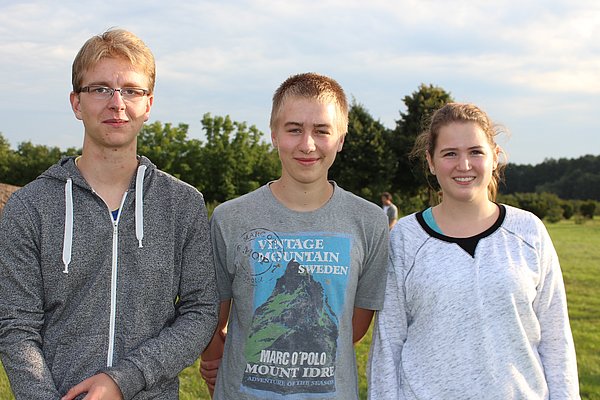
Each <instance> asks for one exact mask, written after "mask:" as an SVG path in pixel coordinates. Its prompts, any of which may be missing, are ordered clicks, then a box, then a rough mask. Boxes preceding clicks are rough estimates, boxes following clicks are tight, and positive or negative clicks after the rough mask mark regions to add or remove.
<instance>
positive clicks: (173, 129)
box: [138, 121, 204, 188]
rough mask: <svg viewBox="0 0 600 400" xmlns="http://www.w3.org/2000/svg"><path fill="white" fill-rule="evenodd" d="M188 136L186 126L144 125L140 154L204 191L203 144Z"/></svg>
mask: <svg viewBox="0 0 600 400" xmlns="http://www.w3.org/2000/svg"><path fill="white" fill-rule="evenodd" d="M187 135H188V125H186V124H179V125H177V126H173V125H172V124H170V123H166V124H164V125H163V124H162V123H161V122H159V121H156V122H154V123H152V124H148V125H145V126H144V127H143V128H142V130H141V132H140V134H139V135H138V154H141V155H144V156H146V157H148V158H149V159H150V160H151V161H152V162H153V163H154V164H156V166H157V167H158V168H159V169H161V170H163V171H165V172H168V173H169V174H171V175H173V176H176V177H177V178H179V179H181V180H183V181H185V182H187V183H189V184H190V185H192V186H195V187H197V188H201V186H202V183H203V178H204V176H203V174H202V169H201V165H200V161H201V158H202V142H201V141H200V140H197V139H188V136H187Z"/></svg>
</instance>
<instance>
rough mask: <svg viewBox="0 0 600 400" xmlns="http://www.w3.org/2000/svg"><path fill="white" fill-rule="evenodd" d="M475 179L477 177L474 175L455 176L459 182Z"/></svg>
mask: <svg viewBox="0 0 600 400" xmlns="http://www.w3.org/2000/svg"><path fill="white" fill-rule="evenodd" d="M474 179H475V177H473V176H465V177H458V178H454V180H455V181H459V182H471V181H472V180H474Z"/></svg>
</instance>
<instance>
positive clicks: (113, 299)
mask: <svg viewBox="0 0 600 400" xmlns="http://www.w3.org/2000/svg"><path fill="white" fill-rule="evenodd" d="M126 197H127V192H125V193H124V194H123V199H122V200H121V205H120V206H119V212H118V213H117V218H116V219H113V216H112V212H111V211H110V209H109V210H108V212H109V213H110V219H111V220H112V223H113V236H112V268H111V278H110V320H109V325H108V355H107V358H106V366H107V367H112V364H113V353H114V349H115V322H116V319H117V273H118V268H117V266H118V261H119V252H118V250H119V219H120V218H121V212H122V211H123V204H125V198H126Z"/></svg>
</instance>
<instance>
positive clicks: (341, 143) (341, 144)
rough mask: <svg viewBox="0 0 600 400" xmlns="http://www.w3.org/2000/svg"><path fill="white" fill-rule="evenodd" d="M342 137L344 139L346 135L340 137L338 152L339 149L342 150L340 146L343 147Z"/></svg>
mask: <svg viewBox="0 0 600 400" xmlns="http://www.w3.org/2000/svg"><path fill="white" fill-rule="evenodd" d="M344 139H346V135H345V134H344V136H342V137H341V138H340V142H339V143H338V149H337V151H338V153H339V152H340V151H342V147H344Z"/></svg>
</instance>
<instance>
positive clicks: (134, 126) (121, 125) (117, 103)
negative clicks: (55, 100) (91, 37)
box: [70, 58, 154, 152]
mask: <svg viewBox="0 0 600 400" xmlns="http://www.w3.org/2000/svg"><path fill="white" fill-rule="evenodd" d="M89 85H101V86H107V87H111V88H122V87H139V88H147V86H148V78H147V76H146V75H144V74H143V73H142V72H141V71H140V70H138V69H136V68H134V66H133V65H132V64H131V63H130V62H129V61H128V60H126V59H124V58H103V59H102V60H100V61H99V62H98V63H97V64H96V65H95V66H94V67H92V68H90V69H88V70H87V71H86V72H85V74H84V76H83V80H82V85H81V86H82V87H85V86H89ZM70 100H71V107H72V108H73V112H74V113H75V117H76V118H77V119H79V120H81V121H83V125H84V127H85V138H84V147H88V148H89V147H95V148H112V149H118V148H128V149H133V151H134V152H135V149H136V139H137V135H138V133H139V132H140V129H141V128H142V125H143V123H144V122H145V121H147V120H148V118H149V116H150V109H151V107H152V103H153V100H154V97H153V95H152V94H149V95H147V96H144V97H142V98H141V99H140V100H139V101H132V102H127V101H124V100H123V98H122V97H121V94H120V93H119V92H115V94H114V95H113V97H112V98H110V99H108V100H98V99H94V98H93V97H92V95H91V94H90V93H86V92H83V93H74V92H71V96H70Z"/></svg>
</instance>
